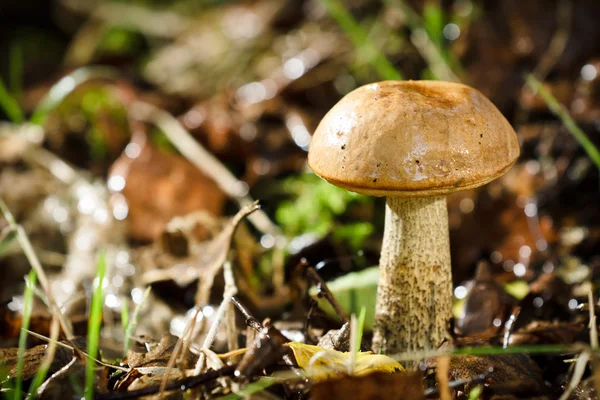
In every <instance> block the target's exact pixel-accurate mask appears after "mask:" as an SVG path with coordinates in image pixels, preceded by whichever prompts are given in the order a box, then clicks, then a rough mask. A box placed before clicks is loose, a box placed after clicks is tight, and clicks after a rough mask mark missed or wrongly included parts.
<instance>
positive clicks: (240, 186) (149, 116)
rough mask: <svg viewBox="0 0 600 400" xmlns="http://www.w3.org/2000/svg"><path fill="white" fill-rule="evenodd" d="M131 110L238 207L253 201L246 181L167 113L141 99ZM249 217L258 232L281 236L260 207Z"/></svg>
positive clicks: (135, 116)
mask: <svg viewBox="0 0 600 400" xmlns="http://www.w3.org/2000/svg"><path fill="white" fill-rule="evenodd" d="M131 112H132V115H133V116H134V118H136V119H138V120H141V121H146V122H150V123H152V124H155V125H156V126H158V127H159V128H160V129H161V130H162V131H163V132H164V134H165V135H166V136H167V138H169V140H170V141H171V143H172V144H173V145H174V146H175V147H176V148H177V150H179V151H180V152H181V154H183V156H184V157H186V158H187V159H188V160H189V161H190V162H191V163H192V164H194V165H195V166H196V167H197V168H198V169H199V170H200V171H202V172H203V173H204V174H206V175H207V176H208V177H210V178H211V179H212V180H213V181H214V182H215V183H216V184H217V185H218V186H219V188H220V189H221V190H222V191H223V192H224V193H225V194H227V195H228V196H229V197H231V198H232V199H234V200H236V201H237V202H238V204H239V205H240V207H245V206H247V205H249V204H252V203H253V202H254V200H252V198H251V197H250V196H249V195H248V194H247V192H248V189H247V185H246V184H245V183H244V182H242V181H240V180H238V179H237V178H236V177H235V176H234V175H233V174H232V173H231V172H229V170H228V169H227V168H226V167H225V166H224V165H223V164H221V162H220V161H219V160H218V159H217V158H216V157H215V156H213V155H212V154H211V153H210V152H208V151H207V150H206V149H205V148H204V147H202V145H201V144H200V143H198V142H197V141H196V140H195V139H194V138H193V137H192V135H190V133H189V132H188V131H187V130H186V129H185V128H184V127H183V126H182V125H181V123H180V122H179V121H178V120H177V119H176V118H175V117H173V116H172V115H171V114H169V113H168V112H166V111H163V110H161V109H159V108H156V107H154V106H153V105H151V104H148V103H144V102H141V101H137V102H135V103H134V104H133V105H132V106H131ZM249 220H250V222H252V224H253V225H254V226H255V227H256V228H257V229H258V230H260V231H261V232H264V233H268V234H271V235H273V236H274V237H276V238H278V237H281V233H280V230H279V228H278V227H277V226H276V225H275V224H273V222H271V220H270V219H269V217H268V216H267V214H265V213H264V212H263V211H259V212H257V213H256V214H255V215H254V216H251V217H250V218H249Z"/></svg>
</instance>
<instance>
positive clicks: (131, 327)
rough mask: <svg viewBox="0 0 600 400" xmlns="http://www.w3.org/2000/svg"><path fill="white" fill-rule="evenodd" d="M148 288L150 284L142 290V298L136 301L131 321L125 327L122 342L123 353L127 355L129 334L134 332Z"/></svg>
mask: <svg viewBox="0 0 600 400" xmlns="http://www.w3.org/2000/svg"><path fill="white" fill-rule="evenodd" d="M150 290H152V286H148V287H147V288H146V290H145V291H144V295H143V296H142V300H140V302H139V303H138V305H137V306H136V307H135V309H134V310H133V315H132V316H131V321H129V323H128V324H127V329H125V344H124V349H123V350H124V353H123V354H124V355H127V350H129V343H130V341H131V336H132V335H133V332H135V327H136V325H137V320H138V317H139V315H140V310H141V309H142V306H143V305H144V303H145V302H146V299H147V298H148V296H149V295H150Z"/></svg>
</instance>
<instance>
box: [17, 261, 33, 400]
mask: <svg viewBox="0 0 600 400" xmlns="http://www.w3.org/2000/svg"><path fill="white" fill-rule="evenodd" d="M36 281H37V274H36V273H35V271H34V270H31V271H29V275H27V284H26V286H25V293H24V294H23V319H22V322H21V332H20V333H19V350H18V359H17V382H16V384H15V391H14V395H13V399H15V400H20V399H21V392H22V391H23V364H24V362H25V348H26V347H27V329H29V322H31V311H32V309H33V287H35V283H36Z"/></svg>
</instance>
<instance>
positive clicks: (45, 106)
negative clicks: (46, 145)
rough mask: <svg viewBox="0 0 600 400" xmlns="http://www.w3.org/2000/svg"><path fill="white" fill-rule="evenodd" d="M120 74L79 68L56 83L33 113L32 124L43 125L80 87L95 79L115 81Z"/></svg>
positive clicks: (106, 68)
mask: <svg viewBox="0 0 600 400" xmlns="http://www.w3.org/2000/svg"><path fill="white" fill-rule="evenodd" d="M118 76H119V75H118V72H117V71H116V70H115V69H113V68H111V67H104V66H89V67H82V68H79V69H77V70H75V71H73V72H72V73H70V74H69V75H65V76H64V77H62V78H61V79H60V80H59V81H58V82H56V83H55V84H54V85H53V86H52V88H50V91H49V92H48V94H47V95H46V96H45V97H44V98H43V99H42V101H40V103H39V104H38V106H37V108H36V109H35V111H34V112H33V114H32V116H31V119H30V122H31V123H32V124H36V125H43V124H44V123H45V122H46V119H47V118H48V115H49V114H50V113H51V112H52V110H54V109H55V108H56V107H57V106H58V105H59V104H60V103H62V101H63V100H64V99H65V97H67V96H68V95H69V94H71V93H73V90H75V88H77V87H78V86H79V85H81V84H83V83H85V82H87V81H90V80H95V79H104V80H115V79H116V78H117V77H118Z"/></svg>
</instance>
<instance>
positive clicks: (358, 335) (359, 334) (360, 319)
mask: <svg viewBox="0 0 600 400" xmlns="http://www.w3.org/2000/svg"><path fill="white" fill-rule="evenodd" d="M366 315H367V309H366V308H365V307H361V309H360V314H358V332H357V333H356V349H357V351H360V344H361V343H362V336H363V328H364V326H365V316H366Z"/></svg>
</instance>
